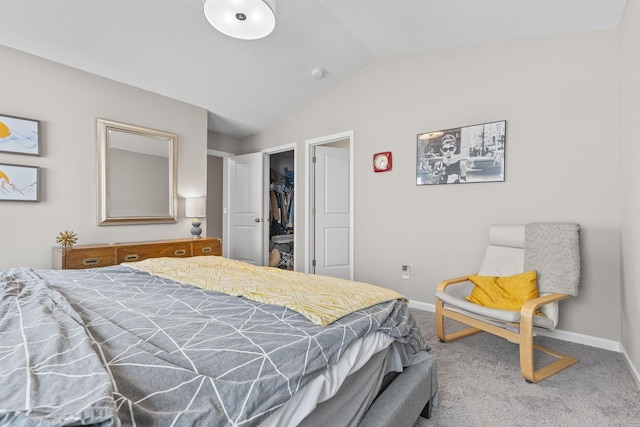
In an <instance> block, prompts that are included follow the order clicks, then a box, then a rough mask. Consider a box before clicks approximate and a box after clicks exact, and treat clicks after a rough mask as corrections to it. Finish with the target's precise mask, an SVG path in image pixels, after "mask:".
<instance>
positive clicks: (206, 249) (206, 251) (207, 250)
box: [202, 246, 213, 254]
mask: <svg viewBox="0 0 640 427" xmlns="http://www.w3.org/2000/svg"><path fill="white" fill-rule="evenodd" d="M212 250H213V249H211V246H207V247H206V248H202V252H203V253H205V254H208V253H209V252H211V251H212Z"/></svg>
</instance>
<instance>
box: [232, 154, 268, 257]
mask: <svg viewBox="0 0 640 427" xmlns="http://www.w3.org/2000/svg"><path fill="white" fill-rule="evenodd" d="M266 160H267V156H266V155H265V154H263V153H252V154H243V155H240V156H233V157H228V158H225V162H224V181H225V182H224V196H223V198H224V206H225V207H224V209H223V212H224V214H225V215H226V218H225V221H224V228H225V231H224V232H223V242H222V247H223V254H224V256H226V257H227V258H231V259H236V260H238V261H244V262H248V263H251V264H254V265H265V260H266V257H265V253H264V252H265V251H264V226H265V222H264V189H265V187H264V183H265V176H264V171H265V170H266V169H267V168H265V163H266Z"/></svg>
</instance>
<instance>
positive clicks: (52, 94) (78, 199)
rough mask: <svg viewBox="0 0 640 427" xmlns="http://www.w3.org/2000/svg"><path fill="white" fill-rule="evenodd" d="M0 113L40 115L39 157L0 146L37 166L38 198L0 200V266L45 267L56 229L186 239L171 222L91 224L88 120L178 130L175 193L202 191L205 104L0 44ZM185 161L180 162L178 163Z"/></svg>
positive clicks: (93, 187) (92, 128)
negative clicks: (183, 99)
mask: <svg viewBox="0 0 640 427" xmlns="http://www.w3.org/2000/svg"><path fill="white" fill-rule="evenodd" d="M0 62H1V63H2V64H3V65H2V79H0V114H7V115H12V116H19V117H27V118H31V119H36V120H40V121H41V135H42V144H43V154H42V157H32V156H20V155H15V154H6V153H0V162H5V163H16V164H24V165H33V166H40V167H41V168H42V169H41V184H42V186H41V200H42V201H41V202H39V203H17V202H0V242H1V243H2V244H1V245H0V269H6V268H9V267H18V266H30V267H34V268H50V267H51V247H52V246H56V237H57V235H58V233H60V232H61V231H64V230H72V231H74V232H75V233H76V234H77V235H78V238H79V241H78V244H91V243H110V242H123V241H140V240H159V239H168V238H182V237H184V238H188V237H190V236H191V235H190V233H189V230H190V228H191V226H190V222H189V219H185V218H184V207H183V200H182V199H180V200H179V202H180V203H179V209H178V213H179V216H180V218H179V222H178V223H177V224H156V225H126V226H122V225H120V226H98V225H97V169H96V168H97V166H96V165H97V158H96V156H97V154H96V146H97V144H96V119H97V118H103V119H109V120H115V121H119V122H124V123H129V124H134V125H139V126H144V127H149V128H153V129H158V130H164V131H169V132H174V133H177V134H178V193H179V196H180V197H185V196H193V195H197V196H200V195H204V194H205V192H206V167H207V111H206V110H204V109H202V108H198V107H195V106H192V105H188V104H185V103H182V102H178V101H175V100H171V99H169V98H165V97H162V96H159V95H156V94H152V93H150V92H146V91H143V90H140V89H136V88H132V87H130V86H126V85H123V84H120V83H116V82H113V81H111V80H107V79H103V78H100V77H97V76H94V75H91V74H88V73H85V72H82V71H78V70H75V69H72V68H69V67H66V66H63V65H60V64H56V63H53V62H50V61H46V60H43V59H41V58H38V57H35V56H31V55H28V54H25V53H22V52H18V51H15V50H12V49H8V48H5V47H2V46H0ZM186 165H188V167H186Z"/></svg>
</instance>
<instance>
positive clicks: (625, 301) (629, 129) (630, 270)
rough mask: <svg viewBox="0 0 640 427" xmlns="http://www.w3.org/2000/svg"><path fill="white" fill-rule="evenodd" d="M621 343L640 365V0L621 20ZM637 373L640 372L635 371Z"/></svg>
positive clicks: (636, 365) (632, 3) (627, 8)
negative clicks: (639, 44)
mask: <svg viewBox="0 0 640 427" xmlns="http://www.w3.org/2000/svg"><path fill="white" fill-rule="evenodd" d="M620 32H621V41H622V49H621V58H622V62H621V64H622V67H621V70H622V78H621V79H620V89H621V93H622V144H621V146H622V153H621V159H622V163H621V168H620V169H621V171H622V228H621V231H622V233H621V234H622V344H623V346H624V348H625V350H626V351H627V354H628V355H629V357H630V359H631V360H632V361H633V364H634V365H635V367H636V368H637V369H640V262H638V260H640V221H639V220H638V219H639V218H640V195H639V193H638V188H640V175H639V174H638V172H637V171H638V159H640V146H638V123H640V73H638V70H640V51H639V50H638V40H640V4H639V3H638V2H631V1H630V2H627V7H626V9H625V14H624V19H623V21H622V24H621V31H620ZM636 376H638V373H637V372H636Z"/></svg>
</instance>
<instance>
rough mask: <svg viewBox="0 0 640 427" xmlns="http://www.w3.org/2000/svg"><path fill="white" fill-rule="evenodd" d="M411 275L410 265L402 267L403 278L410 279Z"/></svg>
mask: <svg viewBox="0 0 640 427" xmlns="http://www.w3.org/2000/svg"><path fill="white" fill-rule="evenodd" d="M410 273H411V268H410V267H409V266H408V265H403V266H402V278H403V279H408V278H409V276H410Z"/></svg>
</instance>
